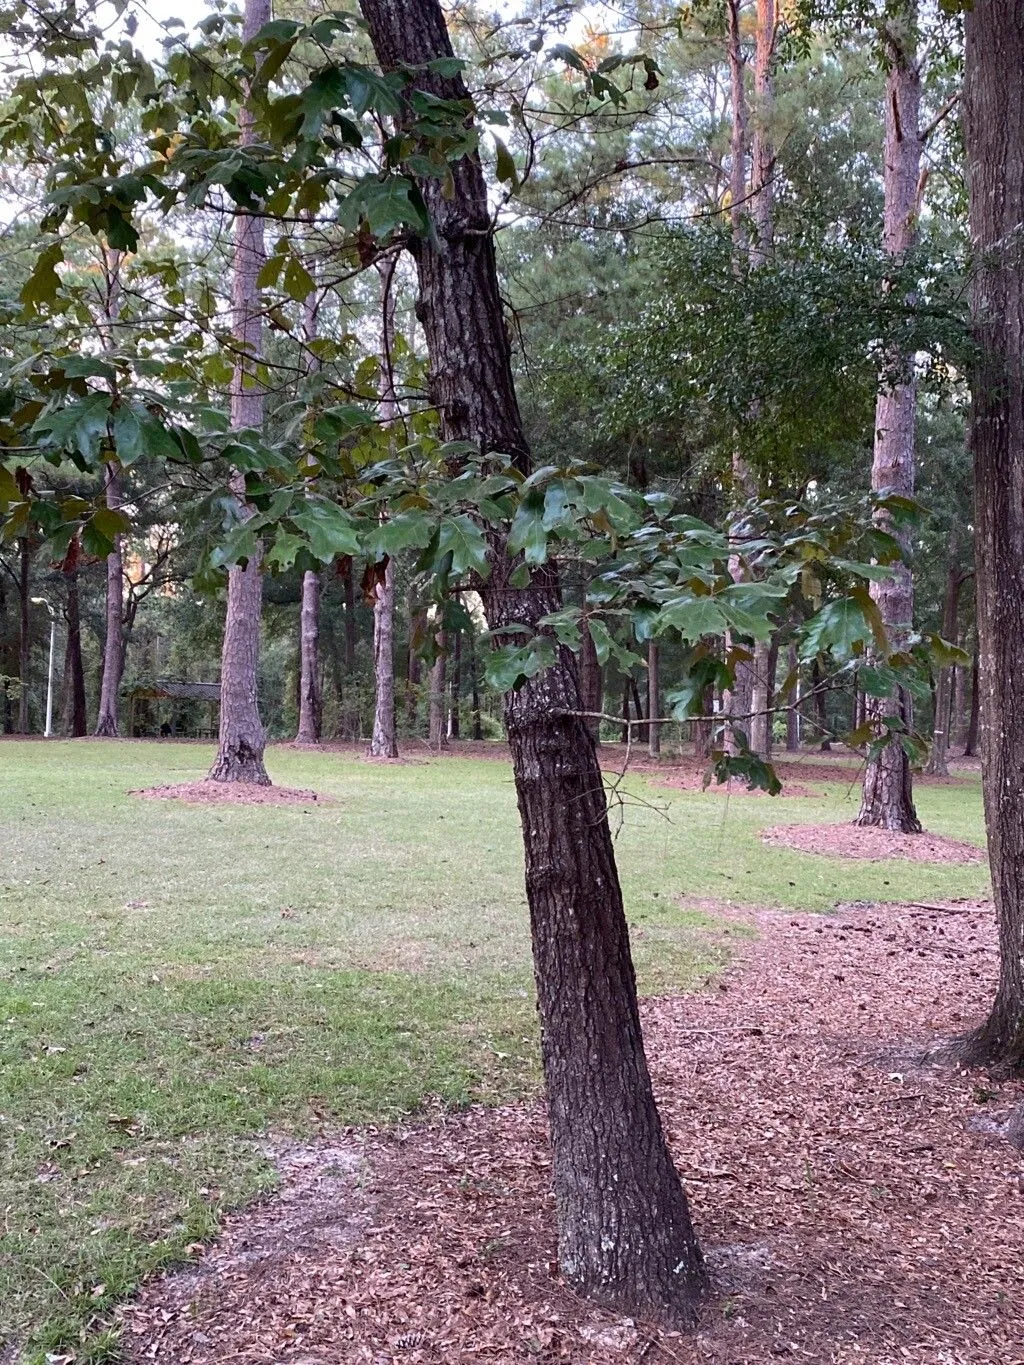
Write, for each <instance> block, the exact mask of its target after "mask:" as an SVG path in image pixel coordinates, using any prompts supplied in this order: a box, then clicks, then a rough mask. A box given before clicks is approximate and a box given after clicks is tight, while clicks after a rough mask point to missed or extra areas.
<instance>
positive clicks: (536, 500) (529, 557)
mask: <svg viewBox="0 0 1024 1365" xmlns="http://www.w3.org/2000/svg"><path fill="white" fill-rule="evenodd" d="M508 548H509V552H510V553H511V554H513V555H517V554H520V553H522V554H523V556H524V557H525V559H526V562H527V564H543V563H544V561H545V560H546V559H547V557H548V533H547V531H546V530H545V529H544V494H543V493H542V492H541V491H540V490H539V489H536V488H531V489H530V490H529V491H528V492H527V493H526V496H525V497H524V498H523V500H522V502H521V503H520V504H519V507H518V509H517V510H516V514H515V517H514V518H513V520H512V527H511V530H510V531H509V535H508Z"/></svg>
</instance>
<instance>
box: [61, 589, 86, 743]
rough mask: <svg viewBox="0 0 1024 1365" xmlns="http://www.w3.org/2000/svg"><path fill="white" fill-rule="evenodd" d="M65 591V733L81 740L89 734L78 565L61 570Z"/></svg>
mask: <svg viewBox="0 0 1024 1365" xmlns="http://www.w3.org/2000/svg"><path fill="white" fill-rule="evenodd" d="M64 591H65V594H66V598H65V606H64V619H65V621H66V623H67V643H66V645H65V647H64V689H65V690H64V733H65V734H68V735H71V736H72V737H73V738H75V739H81V738H82V736H83V735H85V734H87V733H88V729H89V727H88V724H87V719H86V714H85V669H84V667H83V665H82V612H81V606H80V602H79V592H78V564H77V562H72V563H70V564H69V566H68V567H67V568H66V569H65V570H64Z"/></svg>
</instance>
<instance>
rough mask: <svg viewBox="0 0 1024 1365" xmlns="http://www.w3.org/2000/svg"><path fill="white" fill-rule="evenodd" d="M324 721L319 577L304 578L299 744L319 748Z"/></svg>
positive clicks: (300, 657)
mask: <svg viewBox="0 0 1024 1365" xmlns="http://www.w3.org/2000/svg"><path fill="white" fill-rule="evenodd" d="M322 720H323V698H322V696H321V689H320V575H319V574H318V573H314V572H313V571H312V570H311V569H307V570H306V572H305V573H304V574H303V575H302V606H301V607H300V610H299V729H298V733H297V734H296V736H295V742H296V744H319V743H320V729H321V723H322Z"/></svg>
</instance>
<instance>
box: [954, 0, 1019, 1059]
mask: <svg viewBox="0 0 1024 1365" xmlns="http://www.w3.org/2000/svg"><path fill="white" fill-rule="evenodd" d="M964 23H965V29H966V75H965V85H964V93H965V119H964V131H965V142H966V149H967V175H968V188H969V193H970V227H971V245H972V255H973V258H974V272H973V277H972V287H971V314H972V320H973V323H974V334H975V341H976V343H977V348H978V358H977V362H976V365H975V371H974V375H973V383H972V394H973V409H972V415H971V425H970V433H969V443H970V448H971V452H972V454H973V456H974V489H975V519H974V525H975V553H976V564H977V568H976V573H977V601H978V645H979V655H980V676H981V688H980V695H981V743H982V790H983V792H984V797H985V826H986V829H987V832H988V848H989V861H990V863H991V867H992V891H993V897H994V900H995V910H996V921H997V924H998V927H999V984H998V987H997V990H996V996H995V1001H994V1003H993V1006H992V1012H991V1014H990V1015H989V1017H988V1019H987V1021H986V1022H985V1024H983V1025H982V1027H981V1028H980V1029H978V1031H977V1032H976V1033H974V1034H973V1035H972V1036H971V1037H970V1038H969V1039H968V1040H967V1045H966V1049H965V1053H966V1060H967V1061H969V1062H972V1063H996V1064H998V1065H999V1066H1000V1067H1001V1068H1003V1069H1006V1070H1013V1071H1020V1070H1021V1069H1024V820H1022V818H1021V801H1022V796H1024V498H1022V496H1021V489H1022V488H1024V228H1022V225H1024V162H1022V159H1021V148H1022V147H1024V0H975V4H974V6H973V8H972V9H970V10H968V12H967V13H966V14H965V16H964Z"/></svg>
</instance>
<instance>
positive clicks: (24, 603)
mask: <svg viewBox="0 0 1024 1365" xmlns="http://www.w3.org/2000/svg"><path fill="white" fill-rule="evenodd" d="M31 567H32V546H31V544H30V542H29V539H28V536H22V537H21V539H20V540H19V541H18V681H19V683H20V684H21V690H20V692H19V694H18V734H19V735H27V734H28V694H29V687H30V686H31V668H32V618H31V615H30V605H29V604H30V598H31V595H32V587H31V583H30V581H29V571H30V569H31Z"/></svg>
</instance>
